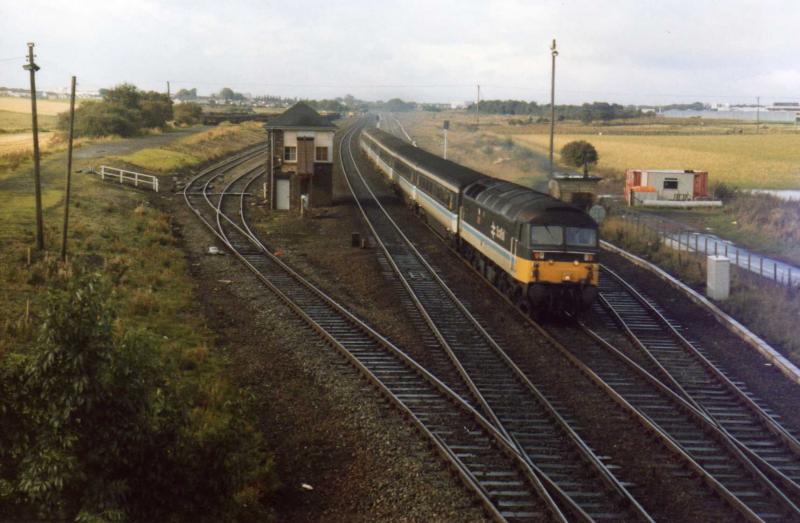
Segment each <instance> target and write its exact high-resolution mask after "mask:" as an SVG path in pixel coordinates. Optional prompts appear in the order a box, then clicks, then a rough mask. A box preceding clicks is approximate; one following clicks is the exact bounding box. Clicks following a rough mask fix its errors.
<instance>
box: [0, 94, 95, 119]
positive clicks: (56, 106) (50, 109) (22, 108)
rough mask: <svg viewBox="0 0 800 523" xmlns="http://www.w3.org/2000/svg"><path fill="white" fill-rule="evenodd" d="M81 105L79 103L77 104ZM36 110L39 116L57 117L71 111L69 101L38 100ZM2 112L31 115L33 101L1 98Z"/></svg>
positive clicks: (0, 108) (8, 97)
mask: <svg viewBox="0 0 800 523" xmlns="http://www.w3.org/2000/svg"><path fill="white" fill-rule="evenodd" d="M75 103H76V104H78V105H80V102H79V101H76V102H75ZM36 110H37V112H38V113H39V116H40V117H41V116H56V115H57V114H58V113H63V112H64V111H68V110H69V101H67V100H42V99H40V98H37V100H36ZM0 111H8V112H11V113H25V114H28V115H30V114H31V100H30V98H13V97H10V96H0Z"/></svg>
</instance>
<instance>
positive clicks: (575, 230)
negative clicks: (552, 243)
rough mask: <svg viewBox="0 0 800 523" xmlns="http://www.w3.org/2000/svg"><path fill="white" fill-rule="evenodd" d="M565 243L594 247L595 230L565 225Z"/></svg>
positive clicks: (574, 245)
mask: <svg viewBox="0 0 800 523" xmlns="http://www.w3.org/2000/svg"><path fill="white" fill-rule="evenodd" d="M567 245H572V246H573V247H594V246H596V245H597V231H595V230H594V229H586V228H583V227H567Z"/></svg>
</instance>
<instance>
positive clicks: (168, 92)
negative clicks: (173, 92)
mask: <svg viewBox="0 0 800 523" xmlns="http://www.w3.org/2000/svg"><path fill="white" fill-rule="evenodd" d="M169 95H170V91H169V80H167V98H169V97H170V96H169Z"/></svg>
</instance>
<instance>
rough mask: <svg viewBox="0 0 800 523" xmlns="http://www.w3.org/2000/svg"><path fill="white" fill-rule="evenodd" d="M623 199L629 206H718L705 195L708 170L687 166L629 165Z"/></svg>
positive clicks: (717, 203)
mask: <svg viewBox="0 0 800 523" xmlns="http://www.w3.org/2000/svg"><path fill="white" fill-rule="evenodd" d="M625 200H626V201H627V202H628V205H631V206H639V205H642V206H651V207H699V206H719V205H721V202H716V201H710V200H709V199H708V172H707V171H693V170H691V169H687V170H684V171H681V170H675V169H671V170H667V169H628V170H627V171H626V173H625Z"/></svg>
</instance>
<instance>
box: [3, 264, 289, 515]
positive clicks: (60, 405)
mask: <svg viewBox="0 0 800 523" xmlns="http://www.w3.org/2000/svg"><path fill="white" fill-rule="evenodd" d="M109 303H110V301H109V292H108V290H107V287H106V285H105V284H104V283H103V282H102V281H101V280H100V279H99V278H98V277H95V276H87V277H81V278H78V279H74V280H72V281H70V282H68V283H67V284H66V285H65V288H64V289H62V290H54V291H51V293H50V294H49V296H48V298H47V309H46V312H45V314H44V321H43V323H42V325H41V328H40V330H39V333H38V337H37V339H36V341H35V342H34V343H32V345H31V346H29V347H27V348H24V349H16V351H14V352H11V353H9V354H6V355H5V357H4V358H3V360H2V361H0V513H2V514H4V516H6V517H12V518H20V519H31V518H47V519H71V520H79V521H110V520H116V521H122V520H135V521H167V520H170V521H176V520H177V521H215V520H228V521H230V520H236V519H239V518H248V519H250V518H263V517H265V516H266V515H267V513H266V509H265V507H264V506H263V504H262V503H261V500H262V499H263V497H264V496H265V495H266V494H267V493H268V492H269V491H270V490H271V489H272V488H273V487H274V485H275V479H274V473H273V470H272V463H271V461H270V459H269V457H268V455H267V453H266V452H265V450H264V448H263V442H262V441H261V439H260V437H259V435H258V433H256V432H255V431H254V430H253V428H252V427H250V426H249V425H248V424H247V423H246V422H245V421H244V420H245V419H246V417H247V410H248V409H249V404H248V401H249V400H248V397H247V394H246V392H240V391H235V390H233V388H232V387H230V386H228V385H226V384H225V383H224V382H219V381H218V380H217V381H212V383H211V384H210V385H203V384H195V385H192V386H187V385H189V384H188V383H187V382H186V379H185V378H184V379H182V378H181V374H180V371H179V369H178V367H177V364H176V363H175V362H173V359H171V358H167V357H165V355H163V354H162V352H161V351H160V349H159V348H158V346H157V344H156V342H155V340H154V338H153V337H152V336H150V335H148V334H147V333H145V332H137V331H133V332H118V331H120V330H121V329H119V328H117V327H115V326H114V324H115V314H114V310H113V309H112V307H111V306H110V305H109Z"/></svg>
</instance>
